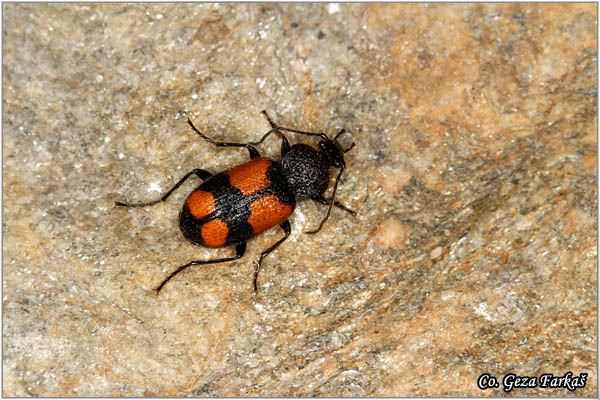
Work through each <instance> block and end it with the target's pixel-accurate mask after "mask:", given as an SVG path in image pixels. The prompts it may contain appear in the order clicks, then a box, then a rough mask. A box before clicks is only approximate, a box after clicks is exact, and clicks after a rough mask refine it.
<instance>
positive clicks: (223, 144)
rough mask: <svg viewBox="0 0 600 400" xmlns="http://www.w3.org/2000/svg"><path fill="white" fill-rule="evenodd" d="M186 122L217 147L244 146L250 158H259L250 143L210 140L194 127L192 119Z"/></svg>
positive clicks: (258, 154)
mask: <svg viewBox="0 0 600 400" xmlns="http://www.w3.org/2000/svg"><path fill="white" fill-rule="evenodd" d="M187 123H188V124H189V125H190V126H191V127H192V129H193V130H194V132H196V133H197V134H198V135H199V136H200V137H201V138H202V139H204V140H206V141H207V142H209V143H211V144H214V145H215V146H217V147H245V148H246V149H248V152H249V153H250V158H251V159H253V160H254V159H256V158H260V153H259V152H258V150H256V148H255V147H254V146H252V145H251V144H248V143H232V142H215V141H214V140H212V139H211V138H209V137H208V136H206V135H205V134H203V133H202V132H200V131H199V130H198V129H196V127H195V126H194V124H193V123H192V121H191V120H190V119H189V118H188V120H187Z"/></svg>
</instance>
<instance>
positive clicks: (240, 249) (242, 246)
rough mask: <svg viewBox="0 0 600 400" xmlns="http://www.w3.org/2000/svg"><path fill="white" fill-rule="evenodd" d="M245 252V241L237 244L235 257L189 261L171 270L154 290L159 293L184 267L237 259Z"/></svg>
mask: <svg viewBox="0 0 600 400" xmlns="http://www.w3.org/2000/svg"><path fill="white" fill-rule="evenodd" d="M245 252H246V242H243V243H240V244H238V245H237V246H235V256H233V257H228V258H218V259H216V260H195V261H190V262H189V263H187V264H185V265H182V266H181V267H179V268H177V269H176V270H175V271H173V272H171V274H169V276H167V277H166V278H165V279H164V280H163V281H162V282H161V283H160V285H158V287H157V288H156V289H154V291H155V292H156V294H159V293H160V290H161V289H162V288H163V286H165V285H166V284H167V282H169V281H170V280H171V278H173V277H174V276H175V275H177V274H178V273H180V272H181V271H183V270H184V269H186V268H188V267H191V266H192V265H203V264H204V265H205V264H218V263H224V262H228V261H233V260H237V259H238V258H241V257H242V256H243V255H244V253H245Z"/></svg>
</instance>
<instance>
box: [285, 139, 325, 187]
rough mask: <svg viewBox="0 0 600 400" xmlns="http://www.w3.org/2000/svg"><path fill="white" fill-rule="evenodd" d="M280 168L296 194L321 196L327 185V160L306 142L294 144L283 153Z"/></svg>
mask: <svg viewBox="0 0 600 400" xmlns="http://www.w3.org/2000/svg"><path fill="white" fill-rule="evenodd" d="M281 167H282V168H281V169H282V171H283V175H284V176H285V178H286V180H287V183H288V185H289V186H290V188H291V189H292V190H293V191H294V193H295V194H296V195H297V196H302V197H309V198H314V197H318V196H321V195H322V194H323V193H324V192H325V190H327V187H328V186H329V161H328V160H327V158H326V157H324V156H323V154H322V153H321V152H319V151H317V150H315V149H314V148H312V147H310V146H308V145H306V144H295V145H293V146H292V147H290V148H289V150H288V151H287V152H286V153H285V154H284V155H283V157H282V159H281Z"/></svg>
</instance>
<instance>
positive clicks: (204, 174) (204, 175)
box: [115, 168, 212, 207]
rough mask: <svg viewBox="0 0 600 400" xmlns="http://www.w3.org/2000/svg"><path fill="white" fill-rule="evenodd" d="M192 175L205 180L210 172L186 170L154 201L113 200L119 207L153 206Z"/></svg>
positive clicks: (163, 199)
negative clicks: (173, 184) (186, 171)
mask: <svg viewBox="0 0 600 400" xmlns="http://www.w3.org/2000/svg"><path fill="white" fill-rule="evenodd" d="M192 175H196V176H197V177H198V178H200V179H202V180H203V181H205V180H207V179H208V178H210V177H211V176H212V174H211V173H210V172H208V171H205V170H203V169H199V168H197V169H194V170H192V171H190V172H188V173H187V174H185V176H184V177H183V178H181V179H180V180H179V182H177V183H176V184H175V186H173V187H172V188H171V189H170V190H169V191H168V192H167V193H165V194H164V195H163V196H162V197H161V198H160V199H158V200H155V201H149V202H147V203H137V204H128V203H121V202H120V201H115V206H121V207H146V206H153V205H155V204H158V203H160V202H162V201H165V200H167V198H169V196H170V195H171V194H173V192H174V191H175V190H177V189H178V188H179V186H181V185H182V184H183V182H185V181H186V180H187V179H188V178H189V177H190V176H192Z"/></svg>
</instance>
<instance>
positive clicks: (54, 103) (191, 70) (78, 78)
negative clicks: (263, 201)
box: [2, 4, 598, 397]
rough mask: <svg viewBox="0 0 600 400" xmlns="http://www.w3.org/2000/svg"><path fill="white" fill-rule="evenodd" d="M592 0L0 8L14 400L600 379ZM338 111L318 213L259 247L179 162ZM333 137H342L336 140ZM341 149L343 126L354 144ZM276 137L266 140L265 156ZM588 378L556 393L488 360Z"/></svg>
mask: <svg viewBox="0 0 600 400" xmlns="http://www.w3.org/2000/svg"><path fill="white" fill-rule="evenodd" d="M596 10H597V9H596V5H595V4H527V5H520V4H501V5H494V4H486V5H481V4H464V5H462V4H460V5H459V4H456V5H447V4H435V5H426V4H397V5H390V4H388V5H361V4H340V5H337V4H330V5H328V4H319V5H307V4H269V5H261V4H241V5H239V4H228V5H214V4H211V5H203V4H194V5H188V4H177V5H172V4H152V5H142V4H136V5H130V4H103V5H93V4H85V5H72V4H61V5H47V4H4V5H3V29H4V30H3V32H2V34H3V45H4V46H3V51H4V53H3V72H4V75H3V94H4V96H3V121H2V122H3V132H4V135H3V168H4V169H3V235H4V241H3V272H4V274H3V298H2V299H3V313H4V314H3V323H4V324H3V378H4V380H3V395H4V396H184V395H191V396H257V395H260V396H504V395H509V396H592V397H593V396H597V394H598V393H597V381H596V375H597V370H596V360H597V337H596V324H597V308H596V305H597V279H596V276H597V275H596V261H597V251H596V248H597V242H596V235H597V229H598V227H597V223H596V221H597V192H596V182H597V176H598V174H597V140H596V130H597V118H596V116H597V102H596V99H597V80H596V71H597V54H596V47H597V44H596V30H597V26H596V20H597V14H596V13H597V11H596ZM262 109H267V110H269V111H270V112H271V113H272V115H273V116H274V117H275V119H276V120H277V121H279V122H280V123H281V124H282V125H285V126H290V127H297V128H299V129H307V130H325V131H326V132H329V133H334V132H336V131H337V130H338V129H340V128H342V127H344V128H346V129H348V130H350V131H351V132H352V133H353V135H354V140H355V141H356V142H357V147H356V148H355V149H354V150H352V151H351V152H350V153H348V154H347V163H348V170H347V174H346V175H345V178H344V179H343V181H342V182H341V184H340V188H339V199H340V201H342V202H344V203H345V204H347V205H348V206H350V207H352V208H355V209H358V210H359V214H358V217H357V218H356V219H354V218H352V217H351V216H349V215H347V214H345V213H342V212H337V211H334V216H333V218H332V219H331V220H330V221H329V222H328V223H327V224H326V225H325V228H324V229H323V231H322V232H320V233H319V234H318V235H317V236H311V235H303V234H302V232H304V231H306V230H309V229H311V228H312V227H314V226H315V225H316V224H317V223H318V221H319V220H320V218H321V216H322V215H323V214H324V212H325V210H324V207H323V206H321V205H316V204H312V203H309V202H303V203H300V206H299V207H298V209H297V211H296V214H295V215H294V217H293V218H292V224H293V229H294V230H293V233H292V236H291V238H290V240H289V241H288V242H286V243H285V244H284V245H282V246H281V247H280V249H279V250H277V251H276V252H274V253H273V254H272V255H271V256H270V257H269V258H268V259H267V260H266V262H265V264H264V266H263V271H262V275H261V276H260V294H259V295H258V296H254V295H252V289H251V275H252V269H253V262H255V261H256V260H257V257H258V254H259V253H260V251H261V250H262V249H264V248H266V247H267V246H268V245H269V244H270V243H272V242H273V241H274V240H275V239H276V238H277V237H280V235H281V234H280V232H277V230H274V231H273V232H269V233H267V234H265V235H263V236H261V237H260V238H257V239H256V240H254V241H252V242H251V243H250V244H249V247H248V251H247V256H246V257H244V258H243V259H241V260H239V261H236V262H233V263H230V264H227V265H214V266H210V267H204V268H200V267H199V268H195V269H190V270H188V271H187V272H185V273H183V274H182V275H180V276H178V277H177V278H176V279H174V280H173V281H172V282H170V283H169V284H168V285H167V286H166V287H165V289H164V290H163V292H162V293H161V294H160V295H159V296H155V295H154V293H153V292H152V288H153V287H155V286H156V285H157V284H158V283H159V282H160V281H161V280H162V279H163V278H164V277H165V275H166V274H168V272H170V271H172V270H174V268H176V267H177V266H178V265H181V264H183V263H185V262H187V261H189V260H190V259H202V258H209V257H216V256H224V255H226V254H231V253H232V251H231V250H229V249H223V250H210V249H204V248H199V247H196V246H193V245H191V244H190V243H187V242H186V241H185V240H184V239H183V238H182V236H181V234H180V232H179V230H178V228H177V222H176V221H177V215H178V212H179V208H180V206H181V202H182V201H183V198H184V197H185V196H186V194H187V192H189V191H190V190H191V189H192V188H193V187H194V183H186V185H185V186H184V189H182V190H181V191H179V192H178V193H176V194H175V195H174V196H173V197H172V199H170V200H169V201H168V202H167V203H166V204H162V205H157V206H155V207H151V208H147V209H130V210H125V209H115V208H113V202H114V200H117V199H118V200H128V201H143V200H150V199H155V198H157V197H158V196H160V194H161V193H162V192H164V191H165V190H166V189H168V188H169V187H170V186H171V185H172V184H173V183H174V182H175V181H176V180H177V179H179V178H180V177H181V176H182V175H183V174H184V173H185V172H187V171H188V170H191V169H193V168H198V167H201V168H205V169H208V170H210V171H218V170H220V169H223V168H226V167H228V166H232V165H235V164H236V163H239V162H241V161H243V160H245V159H247V154H246V152H244V151H241V150H223V149H220V150H217V149H215V148H213V147H212V146H210V145H209V144H207V143H205V142H202V141H200V140H198V138H197V137H195V135H194V134H193V132H191V131H190V129H189V127H188V126H187V125H186V123H185V119H186V117H187V116H190V117H191V118H192V119H193V120H194V122H195V123H196V125H197V126H198V127H199V128H200V129H202V130H203V131H205V132H206V133H208V134H210V135H211V136H213V137H214V138H218V139H221V140H225V139H227V140H236V141H244V140H256V139H258V138H259V137H260V135H261V134H262V133H264V132H265V131H266V130H267V129H268V124H267V123H266V121H264V119H263V118H262V116H261V115H260V110H262ZM347 139H348V138H347ZM348 141H349V139H348ZM277 150H278V144H277V141H276V140H268V141H267V143H266V144H265V145H264V146H261V151H263V152H264V153H265V154H269V155H273V156H275V155H276V154H277ZM568 371H571V372H572V373H573V374H574V375H575V376H580V375H581V374H588V377H587V381H586V385H585V387H583V388H577V389H576V390H575V391H572V392H571V391H569V390H567V389H564V388H563V389H560V388H559V389H550V388H541V387H539V385H538V387H536V388H527V389H514V390H513V391H512V392H510V393H506V392H504V391H503V386H502V385H500V386H499V387H497V388H491V389H487V390H485V391H482V390H481V389H479V388H478V386H477V380H478V378H479V377H480V376H481V375H482V374H484V373H488V374H490V375H492V376H495V377H497V378H498V379H500V380H501V379H502V377H503V376H504V375H506V374H509V373H514V374H518V375H527V376H540V375H541V374H543V373H552V374H554V375H557V376H562V375H564V374H565V373H567V372H568Z"/></svg>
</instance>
